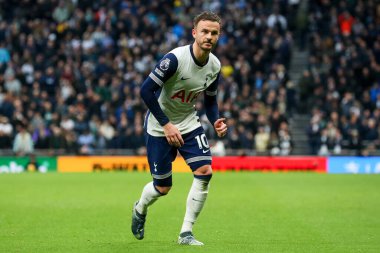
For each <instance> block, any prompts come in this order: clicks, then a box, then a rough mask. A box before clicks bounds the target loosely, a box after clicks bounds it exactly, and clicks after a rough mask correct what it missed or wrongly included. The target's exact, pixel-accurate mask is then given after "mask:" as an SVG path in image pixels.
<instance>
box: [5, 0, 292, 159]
mask: <svg viewBox="0 0 380 253" xmlns="http://www.w3.org/2000/svg"><path fill="white" fill-rule="evenodd" d="M298 2H299V1H296V0H293V1H290V0H289V1H284V0H277V1H276V0H274V1H254V2H253V1H245V0H231V1H213V0H212V1H201V0H183V1H181V0H174V1H164V0H160V1H145V0H140V1H139V0H135V1H127V0H81V1H77V0H19V1H16V0H8V1H2V2H1V3H2V7H1V9H0V149H1V150H3V149H13V151H14V152H15V153H16V154H19V155H23V154H26V153H31V152H33V150H34V149H38V150H46V151H48V152H51V153H52V154H95V153H99V154H102V153H110V152H114V151H115V150H120V149H121V150H129V151H131V150H132V151H133V152H134V153H135V154H144V152H145V147H144V146H145V144H144V130H143V120H144V114H145V112H146V107H145V105H144V104H143V102H142V100H141V98H140V97H139V89H140V85H141V84H142V82H143V80H144V78H146V77H147V76H148V74H149V72H150V71H151V70H152V69H153V68H154V66H155V64H156V62H157V61H158V60H159V59H160V58H161V57H162V56H163V55H164V54H165V53H166V52H168V51H169V50H171V49H172V48H174V47H177V46H181V45H185V44H188V43H191V42H192V41H193V38H192V36H191V28H192V19H193V17H194V16H195V15H196V14H198V13H199V12H201V11H202V10H211V11H214V12H216V13H218V14H219V15H220V16H221V17H222V20H223V30H222V34H221V37H220V40H219V44H218V46H217V48H216V50H215V52H214V53H215V54H216V55H217V56H218V57H219V59H220V60H221V63H222V78H221V81H220V87H219V93H218V103H219V105H220V112H221V114H222V115H223V116H225V117H226V118H227V119H228V125H229V134H228V135H227V137H226V138H225V139H223V140H220V141H216V138H215V135H214V133H213V131H210V128H211V126H210V125H207V123H206V130H207V134H208V136H209V138H210V142H211V144H212V145H215V148H216V147H222V148H218V150H215V153H216V154H220V155H223V154H225V151H223V150H232V151H229V152H235V153H236V152H237V153H239V154H245V153H248V152H253V151H254V152H257V153H258V154H268V153H271V154H281V155H287V154H290V153H291V150H292V145H293V143H292V137H291V133H290V130H289V126H288V119H289V115H291V112H292V111H293V110H294V106H295V105H294V103H291V102H289V101H294V100H295V99H294V98H295V89H294V85H293V83H292V82H291V81H290V80H289V77H288V74H287V70H288V68H289V61H290V57H291V44H292V31H293V30H294V27H295V22H296V20H295V18H294V17H295V15H294V13H295V12H296V10H297V6H298ZM197 109H198V111H199V116H200V118H201V119H202V120H203V121H205V122H207V120H206V116H205V113H204V108H203V104H202V100H200V101H199V102H198V103H197ZM220 150H222V152H220Z"/></svg>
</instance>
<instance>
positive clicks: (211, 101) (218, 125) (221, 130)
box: [204, 75, 227, 137]
mask: <svg viewBox="0 0 380 253" xmlns="http://www.w3.org/2000/svg"><path fill="white" fill-rule="evenodd" d="M218 83H219V75H218V77H217V78H216V79H215V81H214V82H213V83H212V84H211V85H210V86H209V87H207V89H206V91H205V98H204V99H205V110H206V115H207V118H208V120H209V121H210V123H211V124H212V125H213V126H214V129H215V131H216V133H217V135H218V136H219V137H223V136H225V135H226V134H227V125H226V123H225V120H226V119H225V118H220V117H219V109H218V101H217V97H216V94H217V89H218Z"/></svg>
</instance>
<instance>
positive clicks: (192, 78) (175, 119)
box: [145, 45, 221, 136]
mask: <svg viewBox="0 0 380 253" xmlns="http://www.w3.org/2000/svg"><path fill="white" fill-rule="evenodd" d="M175 65H177V68H176V70H175ZM173 67H174V69H173ZM220 68H221V65H220V61H219V60H218V58H217V57H216V56H215V55H214V54H212V53H210V54H209V59H208V62H207V63H206V64H205V65H203V66H201V65H199V64H198V63H197V61H196V59H195V57H194V54H193V51H192V45H186V46H183V47H178V48H175V49H173V50H172V51H170V52H169V53H168V54H166V55H165V56H164V57H163V58H162V60H161V61H160V62H159V63H158V64H157V66H156V68H155V69H154V70H153V71H152V72H151V73H150V74H149V77H150V78H151V79H153V80H154V81H155V82H156V83H157V84H158V85H159V86H161V92H160V93H159V96H158V103H159V105H160V107H161V109H162V110H163V112H164V113H165V114H166V116H167V117H168V118H169V120H170V122H171V123H173V124H174V125H175V126H176V127H177V128H178V130H179V131H180V133H181V134H186V133H189V132H191V131H192V130H194V129H196V128H198V127H200V126H201V124H200V121H199V117H198V116H197V112H196V109H195V103H196V99H197V97H198V95H200V93H202V92H203V91H205V90H206V89H207V90H206V94H207V95H209V96H216V93H217V90H216V88H217V85H213V86H212V87H210V85H211V84H212V83H213V82H214V81H215V83H216V79H217V78H218V76H219V72H220ZM174 70H175V71H174ZM214 87H215V88H214ZM145 124H146V127H147V131H148V133H149V134H150V135H153V136H165V135H164V131H163V128H162V126H161V125H160V124H159V123H158V121H157V120H156V118H155V117H154V116H153V114H152V113H148V115H147V118H146V122H145Z"/></svg>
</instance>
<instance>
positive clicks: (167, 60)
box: [160, 58, 170, 71]
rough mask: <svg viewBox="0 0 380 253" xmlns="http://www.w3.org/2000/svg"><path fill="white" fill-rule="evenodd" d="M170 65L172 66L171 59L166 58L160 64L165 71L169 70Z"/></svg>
mask: <svg viewBox="0 0 380 253" xmlns="http://www.w3.org/2000/svg"><path fill="white" fill-rule="evenodd" d="M169 64H170V59H169V58H166V59H165V60H162V61H161V63H160V69H162V70H163V71H166V70H168V68H169Z"/></svg>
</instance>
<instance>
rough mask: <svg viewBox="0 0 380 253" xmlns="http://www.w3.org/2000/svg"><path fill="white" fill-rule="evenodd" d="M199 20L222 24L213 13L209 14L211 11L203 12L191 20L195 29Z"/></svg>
mask: <svg viewBox="0 0 380 253" xmlns="http://www.w3.org/2000/svg"><path fill="white" fill-rule="evenodd" d="M201 20H209V21H213V22H218V23H219V25H221V24H222V19H221V18H220V17H219V16H218V15H216V14H215V13H214V12H211V11H204V12H202V13H200V14H199V15H197V16H195V18H194V20H193V25H194V27H196V26H197V25H198V23H199V21H201Z"/></svg>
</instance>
